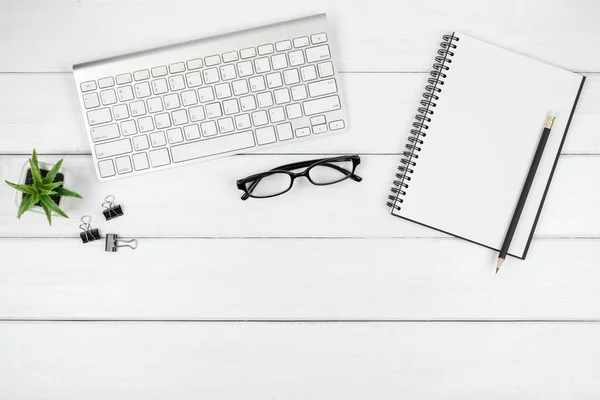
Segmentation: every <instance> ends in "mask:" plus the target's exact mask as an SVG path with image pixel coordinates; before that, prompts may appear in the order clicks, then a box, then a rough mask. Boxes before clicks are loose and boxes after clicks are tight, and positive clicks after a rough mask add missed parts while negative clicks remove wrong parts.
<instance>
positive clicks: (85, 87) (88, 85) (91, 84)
mask: <svg viewBox="0 0 600 400" xmlns="http://www.w3.org/2000/svg"><path fill="white" fill-rule="evenodd" d="M79 87H80V88H81V91H82V92H89V91H90V90H96V81H87V82H81V84H80V85H79Z"/></svg>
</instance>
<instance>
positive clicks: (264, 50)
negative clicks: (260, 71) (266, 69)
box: [258, 43, 275, 56]
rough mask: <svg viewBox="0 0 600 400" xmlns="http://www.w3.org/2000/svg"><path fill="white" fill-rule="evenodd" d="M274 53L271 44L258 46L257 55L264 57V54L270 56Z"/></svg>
mask: <svg viewBox="0 0 600 400" xmlns="http://www.w3.org/2000/svg"><path fill="white" fill-rule="evenodd" d="M274 51H275V49H274V48H273V45H272V44H270V43H269V44H264V45H262V46H258V54H259V55H261V56H264V55H266V54H271V53H273V52H274Z"/></svg>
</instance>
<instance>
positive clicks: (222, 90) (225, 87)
mask: <svg viewBox="0 0 600 400" xmlns="http://www.w3.org/2000/svg"><path fill="white" fill-rule="evenodd" d="M215 92H216V93H217V99H219V100H220V99H226V98H228V97H231V86H229V83H221V84H220V85H217V86H215Z"/></svg>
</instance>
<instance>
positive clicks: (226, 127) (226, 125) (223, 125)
mask: <svg viewBox="0 0 600 400" xmlns="http://www.w3.org/2000/svg"><path fill="white" fill-rule="evenodd" d="M218 122H219V131H220V132H221V133H229V132H233V131H234V130H235V128H234V127H233V119H232V118H231V117H228V118H223V119H220V120H219V121H218Z"/></svg>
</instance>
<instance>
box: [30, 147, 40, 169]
mask: <svg viewBox="0 0 600 400" xmlns="http://www.w3.org/2000/svg"><path fill="white" fill-rule="evenodd" d="M31 161H33V165H35V168H36V169H37V170H38V171H39V170H40V165H39V163H38V158H37V152H36V151H35V149H33V153H32V154H31Z"/></svg>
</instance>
